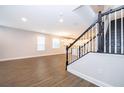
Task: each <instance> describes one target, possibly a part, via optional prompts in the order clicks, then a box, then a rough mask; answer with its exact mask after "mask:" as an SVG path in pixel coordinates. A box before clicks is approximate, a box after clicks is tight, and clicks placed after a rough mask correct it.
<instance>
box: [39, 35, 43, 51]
mask: <svg viewBox="0 0 124 93" xmlns="http://www.w3.org/2000/svg"><path fill="white" fill-rule="evenodd" d="M43 50H45V36H43V35H41V36H38V37H37V51H43Z"/></svg>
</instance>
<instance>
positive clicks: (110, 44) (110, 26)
mask: <svg viewBox="0 0 124 93" xmlns="http://www.w3.org/2000/svg"><path fill="white" fill-rule="evenodd" d="M109 53H111V14H109Z"/></svg>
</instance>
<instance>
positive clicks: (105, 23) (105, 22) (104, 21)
mask: <svg viewBox="0 0 124 93" xmlns="http://www.w3.org/2000/svg"><path fill="white" fill-rule="evenodd" d="M103 18H104V52H106V30H107V29H106V28H107V26H106V22H107V21H106V16H104V17H103ZM105 21H106V22H105Z"/></svg>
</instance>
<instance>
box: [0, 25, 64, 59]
mask: <svg viewBox="0 0 124 93" xmlns="http://www.w3.org/2000/svg"><path fill="white" fill-rule="evenodd" d="M39 35H41V33H37V32H31V31H24V30H19V29H14V28H8V27H3V26H0V61H2V60H8V59H17V58H25V57H33V56H45V55H53V54H62V53H64V52H65V48H64V46H63V45H62V42H61V48H58V49H53V48H52V38H54V36H51V35H45V37H46V50H45V51H37V36H39ZM60 39H62V38H60Z"/></svg>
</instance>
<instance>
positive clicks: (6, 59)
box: [0, 53, 64, 62]
mask: <svg viewBox="0 0 124 93" xmlns="http://www.w3.org/2000/svg"><path fill="white" fill-rule="evenodd" d="M60 54H64V53H56V54H47V55H35V56H25V57H15V58H4V59H0V62H4V61H11V60H17V59H26V58H34V57H43V56H52V55H60Z"/></svg>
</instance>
